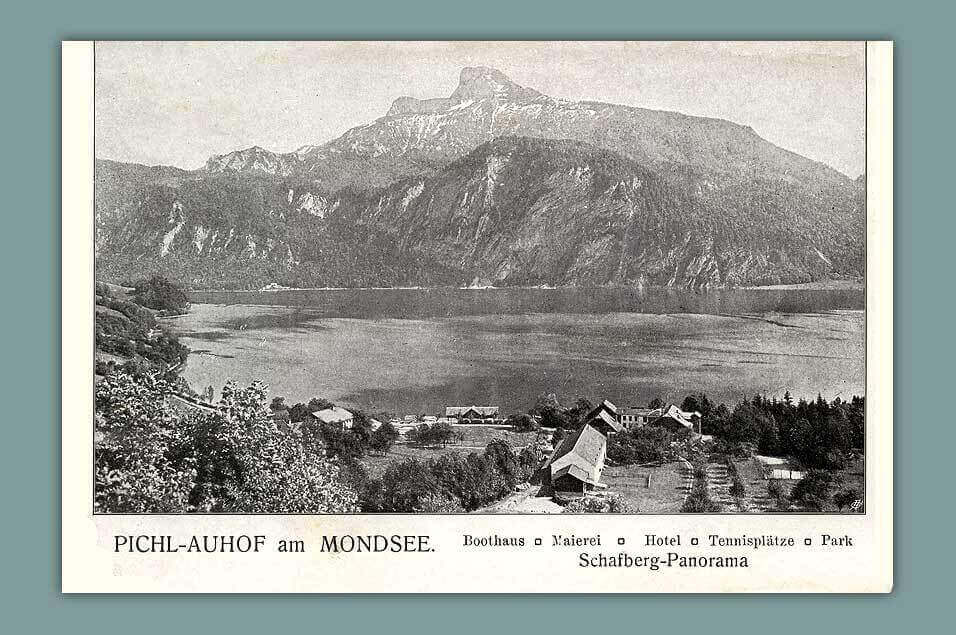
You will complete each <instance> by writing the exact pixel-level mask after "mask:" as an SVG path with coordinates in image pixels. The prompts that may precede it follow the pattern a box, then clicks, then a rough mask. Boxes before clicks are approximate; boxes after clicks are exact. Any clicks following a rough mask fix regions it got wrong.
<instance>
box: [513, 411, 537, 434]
mask: <svg viewBox="0 0 956 635" xmlns="http://www.w3.org/2000/svg"><path fill="white" fill-rule="evenodd" d="M505 425H509V426H511V428H512V429H513V430H514V431H515V432H534V431H535V430H538V429H539V428H540V427H541V425H540V424H539V423H538V422H537V421H535V419H534V417H532V416H531V415H526V414H516V415H511V416H510V417H508V418H507V419H505Z"/></svg>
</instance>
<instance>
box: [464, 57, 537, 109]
mask: <svg viewBox="0 0 956 635" xmlns="http://www.w3.org/2000/svg"><path fill="white" fill-rule="evenodd" d="M534 96H540V93H538V92H537V91H533V90H531V89H528V88H525V87H523V86H520V85H518V84H516V83H515V82H513V81H511V79H510V78H509V77H508V76H507V75H505V74H504V73H502V72H501V71H499V70H498V69H496V68H491V67H488V66H468V67H465V68H463V69H461V75H460V76H459V78H458V88H456V89H455V92H453V93H452V94H451V99H452V100H453V101H455V102H462V101H467V100H469V99H473V100H479V99H487V98H489V97H519V98H521V97H534Z"/></svg>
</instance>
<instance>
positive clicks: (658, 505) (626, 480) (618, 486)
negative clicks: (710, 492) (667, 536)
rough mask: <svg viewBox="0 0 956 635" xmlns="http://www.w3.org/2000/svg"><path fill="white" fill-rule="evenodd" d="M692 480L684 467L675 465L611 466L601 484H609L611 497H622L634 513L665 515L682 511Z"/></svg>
mask: <svg viewBox="0 0 956 635" xmlns="http://www.w3.org/2000/svg"><path fill="white" fill-rule="evenodd" d="M648 477H650V479H649V481H648ZM690 477H691V475H690V474H689V473H688V471H687V469H686V467H685V466H684V464H683V463H681V462H680V461H675V462H673V463H665V464H664V465H662V466H660V467H654V466H646V467H645V466H639V465H620V466H608V467H606V468H605V469H604V474H603V476H602V477H601V480H602V481H604V482H605V483H607V485H608V490H607V491H608V493H611V494H619V495H620V496H621V497H622V498H623V499H624V501H625V502H626V503H627V505H628V506H629V507H631V508H632V509H636V510H637V511H639V512H641V513H642V514H666V513H671V512H679V511H680V509H681V505H683V503H684V496H685V494H686V493H687V491H688V488H689V487H690V483H691V481H690ZM648 482H649V483H650V485H649V486H648Z"/></svg>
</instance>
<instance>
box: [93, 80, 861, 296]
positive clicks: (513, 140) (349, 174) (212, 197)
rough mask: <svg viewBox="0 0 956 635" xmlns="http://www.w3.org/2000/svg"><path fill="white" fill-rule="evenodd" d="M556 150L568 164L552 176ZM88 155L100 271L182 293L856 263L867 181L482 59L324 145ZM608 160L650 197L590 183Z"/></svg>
mask: <svg viewBox="0 0 956 635" xmlns="http://www.w3.org/2000/svg"><path fill="white" fill-rule="evenodd" d="M548 153H556V154H555V156H553V157H551V161H552V162H553V161H557V160H558V158H559V157H560V158H561V160H562V161H566V162H567V163H566V164H564V165H562V166H561V168H560V170H558V169H557V168H555V170H557V171H554V170H552V167H554V166H552V165H551V163H549V162H548V161H549V159H548V156H547V155H548ZM476 161H477V163H475V162H476ZM97 166H98V169H97V170H96V174H97V183H96V185H97V248H98V253H97V263H98V265H100V264H102V265H103V266H104V269H103V270H104V271H110V272H119V271H126V270H129V269H130V268H133V269H138V268H142V267H146V266H149V267H153V268H155V269H157V270H160V271H163V272H166V273H174V274H176V275H178V276H179V278H178V279H180V280H181V281H183V282H185V283H188V284H207V285H210V284H211V285H213V286H216V285H218V286H242V287H247V288H248V287H255V286H256V285H260V286H261V285H262V284H266V283H268V282H281V283H291V284H288V285H287V286H351V285H361V286H390V285H395V286H398V285H418V284H433V283H434V284H456V285H457V284H470V283H472V282H476V281H477V282H479V283H493V284H503V285H519V284H662V285H667V286H682V287H692V288H700V287H711V286H737V285H747V284H781V283H791V282H809V281H813V280H818V279H822V278H825V277H827V276H831V275H838V276H843V275H849V276H856V275H860V274H862V267H863V265H862V262H863V247H864V242H863V226H864V214H863V202H864V197H865V192H864V187H863V186H864V182H865V180H863V179H861V178H858V179H855V180H851V179H850V178H848V177H846V176H845V175H842V174H841V173H839V172H838V171H837V170H835V169H833V168H831V167H829V166H826V165H825V164H823V163H820V162H816V161H812V160H810V159H807V158H805V157H801V156H800V155H798V154H796V153H793V152H790V151H788V150H785V149H783V148H779V147H777V146H775V145H773V144H771V143H769V142H767V141H765V140H763V139H761V138H760V137H759V136H758V135H757V134H756V133H755V132H754V131H753V130H752V129H751V128H750V127H748V126H743V125H740V124H736V123H733V122H730V121H727V120H722V119H711V118H701V117H692V116H689V115H683V114H680V113H669V112H667V111H653V110H647V109H640V108H636V107H631V106H617V105H614V104H603V103H600V102H569V101H565V100H557V99H553V98H551V97H548V96H546V95H544V94H542V93H540V92H538V91H535V90H533V89H529V88H525V87H522V86H520V85H518V84H516V83H514V82H512V81H511V80H510V79H508V78H507V77H506V76H505V75H504V74H502V73H500V72H499V71H496V70H495V69H489V68H486V67H471V68H466V69H463V70H462V72H461V74H460V78H459V85H458V87H457V88H456V89H455V91H453V92H452V94H451V95H450V96H449V97H444V98H434V99H426V100H419V99H415V98H412V97H399V98H397V99H396V100H394V101H393V102H392V105H391V107H390V108H389V110H388V112H387V113H386V114H385V115H383V116H382V117H380V118H378V119H376V120H374V121H372V122H369V123H367V124H364V125H362V126H356V127H354V128H352V129H350V130H348V131H346V133H344V134H343V135H341V136H340V137H338V138H337V139H333V140H331V141H329V142H327V143H325V144H322V145H319V146H309V145H306V146H302V147H300V148H299V149H298V150H296V151H294V152H291V153H284V154H277V153H272V152H270V151H268V150H265V149H263V148H261V147H259V146H253V147H251V148H246V149H244V150H237V151H234V152H231V153H226V154H223V155H217V156H214V157H210V159H209V160H208V161H207V163H206V165H205V166H204V167H203V168H200V169H199V170H194V171H189V172H187V171H170V170H169V169H168V168H166V169H159V168H157V169H155V170H154V171H152V172H151V171H150V169H149V168H145V167H144V166H139V167H130V168H124V169H119V168H117V167H116V166H115V165H113V164H109V163H104V164H103V169H100V164H99V162H98V164H97ZM465 166H470V167H465ZM608 170H610V172H613V173H614V174H619V175H621V176H622V178H621V179H619V180H620V181H622V182H631V181H634V180H635V179H636V180H637V181H640V182H641V183H642V187H643V189H642V188H637V189H634V188H633V187H627V186H622V187H620V188H619V189H618V191H617V192H616V193H614V192H609V191H606V190H595V189H593V187H591V188H590V189H588V188H589V187H590V186H586V183H585V181H587V182H589V183H591V184H592V185H593V183H595V182H603V181H602V179H605V180H606V179H607V178H610V177H609V176H608ZM625 177H626V178H625ZM582 179H583V180H582ZM482 188H484V189H482ZM648 188H649V189H648ZM415 190H420V191H417V192H416V191H415ZM496 191H497V192H499V193H505V194H496V193H495V192H496ZM488 192H491V193H490V194H488ZM648 192H651V194H648ZM496 196H504V198H499V199H498V202H496V199H495V197H496ZM627 197H630V199H631V202H630V203H627V204H629V205H631V206H632V209H631V211H630V212H628V213H627V214H624V212H622V211H621V210H622V209H624V207H625V206H626V200H627ZM463 198H464V199H467V200H465V201H464V202H462V199H463ZM406 199H407V200H406ZM435 200H438V201H441V203H440V204H436V203H433V202H432V203H427V204H426V203H424V202H423V201H435ZM403 201H404V202H403ZM635 201H641V202H640V203H636V202H635ZM442 205H444V207H442ZM542 206H544V207H542ZM634 206H637V207H634ZM638 208H639V209H638ZM410 210H411V211H410ZM456 210H457V211H456ZM635 210H637V211H635ZM413 212H414V213H413ZM622 214H623V215H622ZM503 218H507V219H509V220H508V222H507V223H504V224H502V219H503ZM549 218H550V220H549ZM635 218H637V219H639V220H640V222H639V223H638V222H637V221H635V220H634V219H635ZM555 219H561V223H563V224H564V225H566V226H567V227H574V228H575V232H577V234H575V235H572V234H567V233H566V232H564V231H562V230H561V227H560V226H559V225H556V224H555ZM662 219H664V220H662ZM508 223H511V224H508ZM602 223H603V224H602ZM144 227H145V228H151V229H150V231H149V232H146V234H145V235H144V236H136V235H135V230H136V229H139V228H144ZM612 230H613V231H612ZM462 232H465V233H466V235H468V233H469V232H470V235H472V236H473V237H474V241H473V243H474V244H468V243H465V242H462V238H461V237H462ZM489 232H490V233H489ZM549 233H550V235H551V236H557V235H560V236H563V237H564V238H565V241H566V243H567V244H568V245H572V246H576V247H577V248H578V249H579V250H580V251H581V253H580V254H577V255H575V254H573V253H571V252H569V251H568V249H566V248H565V246H564V245H561V246H554V245H549V244H548V240H549ZM303 239H306V240H307V244H303V242H302V241H303ZM190 244H192V245H193V247H192V248H191V247H190V246H189V245H190ZM197 245H198V246H197ZM210 245H211V247H210ZM367 245H372V246H373V247H372V249H378V250H379V251H380V252H381V253H379V254H377V255H376V254H370V253H369V251H370V248H369V247H367ZM217 250H218V251H217ZM323 250H325V251H323ZM330 250H331V251H330ZM337 252H338V255H336V254H337ZM465 252H467V254H465ZM582 254H584V255H582ZM466 256H467V257H466ZM204 259H208V262H204ZM529 259H539V260H540V262H538V263H532V262H531V261H530V260H529ZM224 267H225V268H226V269H231V270H233V271H235V272H237V273H236V279H235V280H229V279H228V278H226V277H225V276H224V275H223V274H222V273H221V272H222V271H223V268H224ZM615 267H616V268H615ZM147 273H152V271H149V272H147Z"/></svg>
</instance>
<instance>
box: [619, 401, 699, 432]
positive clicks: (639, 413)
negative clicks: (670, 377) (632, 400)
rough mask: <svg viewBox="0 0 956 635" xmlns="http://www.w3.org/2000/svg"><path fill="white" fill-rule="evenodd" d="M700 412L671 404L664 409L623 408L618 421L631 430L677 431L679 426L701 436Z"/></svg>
mask: <svg viewBox="0 0 956 635" xmlns="http://www.w3.org/2000/svg"><path fill="white" fill-rule="evenodd" d="M700 419H701V414H700V413H699V412H696V411H694V412H688V411H685V410H681V409H680V408H678V407H677V406H675V405H673V404H670V405H667V406H664V407H662V408H636V407H630V408H621V409H620V410H619V411H618V421H619V422H620V424H621V426H622V427H623V428H626V429H628V430H631V429H633V428H641V427H643V426H647V425H655V426H662V427H665V428H669V429H677V427H678V426H682V427H684V428H687V429H688V430H690V431H691V432H696V433H698V434H700Z"/></svg>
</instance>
